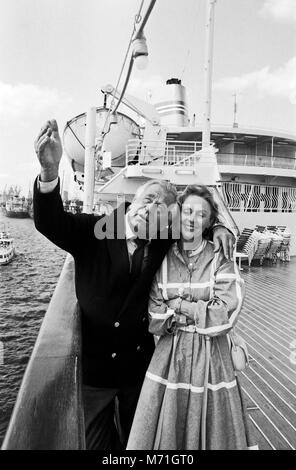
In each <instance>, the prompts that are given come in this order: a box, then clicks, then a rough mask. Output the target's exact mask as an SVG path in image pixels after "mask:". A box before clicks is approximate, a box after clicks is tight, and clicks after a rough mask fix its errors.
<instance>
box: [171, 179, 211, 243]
mask: <svg viewBox="0 0 296 470" xmlns="http://www.w3.org/2000/svg"><path fill="white" fill-rule="evenodd" d="M189 196H199V197H201V198H203V199H204V200H205V201H207V202H208V204H209V206H210V208H211V219H210V225H209V227H207V228H205V230H204V231H203V236H204V238H210V237H211V233H212V228H213V225H214V224H215V223H216V222H217V218H218V214H219V209H218V205H217V203H216V202H215V201H214V198H213V195H212V193H211V192H210V191H209V190H208V188H207V187H206V186H198V185H195V184H191V185H189V186H187V187H186V188H185V189H184V191H183V192H182V193H181V194H180V195H179V197H178V204H179V206H180V208H182V205H183V204H184V203H185V201H186V199H187V198H188V197H189Z"/></svg>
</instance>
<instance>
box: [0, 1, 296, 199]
mask: <svg viewBox="0 0 296 470" xmlns="http://www.w3.org/2000/svg"><path fill="white" fill-rule="evenodd" d="M140 3H141V0H83V1H81V0H80V1H78V0H51V1H50V2H48V1H46V0H0V11H1V14H0V191H1V190H2V189H3V188H4V187H5V185H7V186H9V185H11V184H14V185H19V186H21V187H22V190H23V194H25V195H26V193H27V191H28V188H29V185H31V184H32V182H33V181H34V178H35V177H36V175H37V174H38V170H39V165H38V161H37V157H36V155H35V152H34V140H35V138H36V136H37V134H38V132H39V129H40V127H41V126H42V125H43V123H44V122H45V121H46V120H47V119H51V118H56V119H57V121H58V124H59V128H60V130H61V132H62V131H63V128H64V126H65V123H66V122H67V121H68V120H70V119H71V118H73V117H74V116H76V115H77V114H80V113H83V112H85V111H86V110H87V109H88V108H89V107H90V106H102V104H103V100H102V97H103V95H102V94H101V92H100V90H101V87H102V86H104V85H106V84H107V83H111V84H113V85H115V84H116V82H117V79H118V76H119V72H120V69H121V66H122V63H123V59H124V55H125V53H126V49H127V46H128V42H129V39H130V35H131V32H132V28H133V22H134V17H135V15H136V13H137V11H138V10H139V6H140ZM147 5H148V0H145V1H144V5H143V11H145V9H146V8H147ZM205 6H206V0H157V1H156V4H155V7H154V9H153V12H152V14H151V16H150V19H149V22H148V24H147V25H146V28H145V36H146V38H147V44H148V49H149V64H148V67H147V68H146V69H145V70H142V71H139V70H137V69H134V70H133V73H132V77H131V81H130V84H129V87H128V90H127V92H128V93H130V94H133V95H134V96H136V97H140V98H142V99H146V98H147V95H148V91H149V90H153V89H154V87H158V86H159V85H161V84H163V83H165V81H166V80H167V79H168V78H171V77H177V78H181V79H182V83H183V85H185V86H186V88H187V94H188V101H189V110H190V114H191V115H192V114H193V113H195V114H196V116H197V122H201V119H202V111H203V99H204V94H203V66H204V42H205ZM234 93H237V100H238V122H239V124H240V125H242V126H243V125H245V126H248V125H252V126H258V127H260V128H272V129H279V130H284V131H287V132H289V133H293V134H295V135H296V0H217V2H216V6H215V42H214V69H213V94H212V122H213V123H217V124H224V125H231V124H232V122H233V100H234V97H233V94H234ZM63 168H64V169H65V170H66V171H67V174H68V178H72V176H71V170H70V167H69V164H68V162H67V160H66V159H65V158H64V157H63Z"/></svg>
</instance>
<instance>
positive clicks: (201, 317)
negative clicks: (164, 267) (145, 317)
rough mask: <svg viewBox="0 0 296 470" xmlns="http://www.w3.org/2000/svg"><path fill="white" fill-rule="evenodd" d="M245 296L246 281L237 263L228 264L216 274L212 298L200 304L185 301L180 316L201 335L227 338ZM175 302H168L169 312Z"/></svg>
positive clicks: (199, 301)
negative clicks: (187, 319) (241, 275)
mask: <svg viewBox="0 0 296 470" xmlns="http://www.w3.org/2000/svg"><path fill="white" fill-rule="evenodd" d="M244 295H245V289H244V281H243V280H242V279H241V277H240V275H239V272H238V268H237V265H236V263H235V261H226V262H224V263H223V264H222V265H221V266H220V267H219V268H218V269H217V271H216V273H215V281H214V286H213V292H212V295H211V298H210V299H209V300H208V301H204V300H198V301H197V302H189V301H187V300H183V301H182V302H181V304H180V312H181V313H182V314H184V315H186V316H187V317H188V318H189V319H190V320H191V322H192V323H195V325H196V331H197V332H198V333H200V334H205V335H209V336H217V335H222V334H226V333H228V331H230V330H231V328H232V327H233V326H234V324H235V323H236V322H237V319H238V315H239V313H240V310H241V307H242V303H243V299H244ZM174 301H175V300H174ZM174 301H171V302H169V307H170V308H172V306H173V305H172V302H174Z"/></svg>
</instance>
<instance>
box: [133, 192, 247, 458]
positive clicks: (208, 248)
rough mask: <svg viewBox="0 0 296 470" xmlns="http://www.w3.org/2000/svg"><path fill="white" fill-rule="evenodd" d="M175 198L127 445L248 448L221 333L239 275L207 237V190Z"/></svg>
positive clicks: (212, 208) (238, 293) (230, 319)
mask: <svg viewBox="0 0 296 470" xmlns="http://www.w3.org/2000/svg"><path fill="white" fill-rule="evenodd" d="M179 202H180V210H181V220H180V223H181V237H180V241H178V242H176V243H175V244H174V245H172V247H171V249H170V250H169V252H168V254H167V256H166V258H165V259H164V261H163V264H162V266H161V268H160V270H159V271H158V273H157V274H156V277H155V280H154V283H153V286H152V290H151V294H150V303H149V315H150V326H149V330H150V332H151V333H153V334H154V335H156V336H159V337H160V339H159V341H158V343H157V346H156V349H155V352H154V355H153V357H152V360H151V363H150V366H149V368H148V371H147V373H146V377H145V381H144V384H143V387H142V391H141V395H140V398H139V402H138V406H137V410H136V414H135V417H134V422H133V426H132V429H131V433H130V437H129V441H128V446H127V448H128V449H129V450H131V449H147V450H148V449H149V450H150V449H157V450H169V449H172V450H177V449H182V450H185V449H188V450H194V449H201V448H206V449H216V450H218V449H247V448H251V447H252V448H255V447H256V446H252V443H251V442H250V434H249V431H248V423H247V419H246V415H245V411H244V405H243V401H242V396H241V392H240V389H239V385H238V382H237V378H236V374H235V371H234V368H233V364H232V361H231V356H230V352H229V345H228V339H227V333H228V332H229V331H230V330H231V329H232V328H233V326H234V324H235V323H236V321H237V319H238V315H239V312H240V309H241V306H242V301H243V296H244V285H243V281H242V279H241V278H240V276H239V273H238V269H237V266H236V263H235V262H233V261H228V260H226V259H225V258H223V255H222V254H221V253H220V252H219V253H215V252H214V250H213V244H212V243H211V242H210V241H209V240H208V239H207V238H208V234H209V232H210V230H211V228H212V226H213V224H214V222H215V220H216V217H217V214H218V209H217V206H216V204H215V202H214V200H213V198H212V195H211V193H210V192H209V190H208V189H207V188H206V187H203V186H188V187H187V188H186V190H185V192H184V193H183V194H182V196H181V197H180V200H179ZM207 344H208V346H207ZM207 358H208V359H207ZM207 363H208V366H207ZM205 374H206V375H205ZM207 374H208V375H207ZM207 377H208V378H207ZM205 378H206V382H205ZM205 383H206V387H204V384H205ZM202 429H203V431H202Z"/></svg>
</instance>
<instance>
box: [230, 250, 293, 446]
mask: <svg viewBox="0 0 296 470" xmlns="http://www.w3.org/2000/svg"><path fill="white" fill-rule="evenodd" d="M243 267H244V271H242V277H243V278H244V280H245V283H246V289H247V294H246V299H245V302H244V306H243V310H242V313H241V316H240V319H239V322H238V325H237V332H238V333H240V334H241V335H242V336H243V337H244V339H245V340H246V341H247V343H248V348H249V353H250V365H249V367H248V368H247V369H246V371H245V372H241V373H240V374H239V375H240V381H241V385H242V388H243V391H244V394H245V396H246V400H247V407H248V414H249V417H250V420H251V421H252V424H253V428H254V432H255V434H256V436H257V441H258V445H259V449H262V450H272V449H273V450H295V449H296V288H295V278H296V258H294V259H293V258H292V259H291V261H290V262H287V263H282V262H278V263H277V264H276V265H272V264H265V265H264V266H262V267H260V266H252V267H251V268H248V267H247V266H245V265H243Z"/></svg>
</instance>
